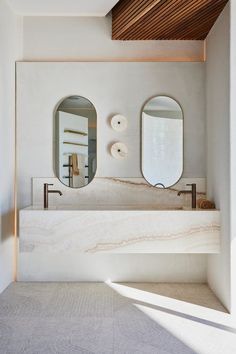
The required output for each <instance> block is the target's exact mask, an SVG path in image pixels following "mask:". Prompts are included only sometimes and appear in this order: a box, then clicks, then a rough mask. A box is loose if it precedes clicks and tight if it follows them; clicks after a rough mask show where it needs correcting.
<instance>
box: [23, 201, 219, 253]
mask: <svg viewBox="0 0 236 354" xmlns="http://www.w3.org/2000/svg"><path fill="white" fill-rule="evenodd" d="M20 252H26V253H29V252H36V253H38V252H41V253H74V252H76V253H86V254H97V253H219V252H220V212H219V210H200V209H197V210H194V209H182V210H180V209H179V210H173V209H172V210H170V209H165V210H160V209H157V208H156V207H155V208H152V206H150V205H149V206H144V205H143V206H142V208H140V206H138V208H137V209H136V210H135V207H134V206H130V205H123V206H122V207H121V206H117V205H113V206H111V205H97V206H93V207H92V208H91V205H87V206H86V205H81V209H80V210H78V209H73V210H72V209H71V208H69V209H68V207H66V208H65V207H64V206H61V207H60V208H59V207H58V206H57V207H54V208H53V207H51V208H50V209H48V210H44V209H42V208H41V207H40V206H39V207H35V206H34V207H28V208H26V209H23V210H21V211H20Z"/></svg>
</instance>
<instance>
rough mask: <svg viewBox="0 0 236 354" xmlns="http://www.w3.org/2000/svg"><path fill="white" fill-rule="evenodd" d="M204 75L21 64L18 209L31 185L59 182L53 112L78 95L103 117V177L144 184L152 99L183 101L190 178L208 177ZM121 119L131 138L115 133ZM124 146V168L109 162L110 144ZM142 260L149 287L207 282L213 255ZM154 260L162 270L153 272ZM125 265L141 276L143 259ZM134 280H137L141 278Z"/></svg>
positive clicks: (157, 66)
mask: <svg viewBox="0 0 236 354" xmlns="http://www.w3.org/2000/svg"><path fill="white" fill-rule="evenodd" d="M204 74H205V70H204V64H203V63H18V64H17V96H18V99H17V101H18V108H17V127H18V130H17V135H18V141H17V151H18V186H19V187H20V188H19V206H20V207H23V206H26V205H29V204H31V177H53V176H54V172H53V110H54V108H55V105H56V103H57V102H58V101H59V100H60V99H61V98H62V97H64V96H67V95H71V94H79V95H83V96H85V97H87V98H88V99H90V100H91V102H93V104H94V105H95V107H96V109H97V112H98V170H97V176H100V177H101V176H105V177H108V176H110V177H140V176H141V171H140V120H141V109H142V106H143V104H144V103H145V102H146V101H147V99H148V98H150V97H151V96H153V95H155V94H158V93H160V94H169V95H171V96H172V97H174V98H176V99H177V100H178V102H180V103H181V104H182V107H183V111H184V119H185V151H186V154H185V176H188V177H205V89H204V88H205V81H204ZM115 113H122V114H124V115H126V116H127V118H128V121H129V125H128V129H127V131H126V132H124V133H116V132H114V131H113V130H112V129H111V127H110V125H109V118H110V117H111V115H112V114H115ZM117 140H121V141H124V142H125V143H126V144H127V146H128V149H129V155H128V158H127V160H122V161H117V160H115V159H113V158H112V157H111V156H110V154H109V151H108V148H109V146H110V143H112V142H114V141H117ZM118 258H119V257H118ZM143 259H144V262H145V264H144V265H143V273H142V276H143V279H145V274H146V279H150V277H151V278H152V279H153V280H155V281H163V279H165V281H173V280H175V281H203V282H204V281H206V255H188V256H186V255H165V256H164V257H162V256H160V255H156V256H150V257H149V256H147V257H144V258H143ZM153 259H156V261H155V262H156V264H158V266H157V267H153ZM104 261H105V260H104ZM116 261H118V259H117V260H116ZM126 261H127V263H126V264H125V266H124V267H123V270H122V271H123V272H124V274H125V267H128V268H129V267H131V268H132V269H136V268H137V267H138V264H139V262H140V259H139V257H138V256H136V255H134V256H133V257H129V256H127V257H126ZM120 262H123V259H122V258H120ZM167 263H169V264H170V266H169V267H166V264H167ZM199 264H201V266H199ZM107 266H108V267H109V263H108V264H107ZM110 266H111V267H113V265H112V264H110ZM128 268H127V274H128V273H129V269H128ZM114 269H115V268H114ZM137 269H138V268H137ZM186 270H187V271H186ZM129 274H130V273H129ZM115 275H116V274H114V277H115ZM133 279H137V277H136V276H135V274H134V277H133Z"/></svg>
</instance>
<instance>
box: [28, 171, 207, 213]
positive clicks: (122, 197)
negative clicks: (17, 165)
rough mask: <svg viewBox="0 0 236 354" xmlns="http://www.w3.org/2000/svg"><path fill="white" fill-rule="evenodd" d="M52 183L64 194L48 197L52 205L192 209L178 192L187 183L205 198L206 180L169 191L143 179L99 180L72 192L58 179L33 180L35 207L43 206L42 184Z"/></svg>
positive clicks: (185, 180)
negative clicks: (192, 185) (149, 206)
mask: <svg viewBox="0 0 236 354" xmlns="http://www.w3.org/2000/svg"><path fill="white" fill-rule="evenodd" d="M44 183H53V186H52V187H51V188H53V189H59V190H61V191H62V193H63V195H62V196H61V197H60V196H59V195H58V194H50V195H49V205H51V206H57V205H59V206H69V205H72V206H77V205H78V206H79V205H107V204H108V205H130V206H133V205H136V206H137V205H142V206H148V205H150V204H151V205H153V206H156V207H162V208H164V207H173V208H181V207H190V206H191V195H181V196H178V195H177V193H178V191H179V190H187V189H189V188H190V187H189V186H186V184H187V183H196V184H197V198H201V197H204V196H205V193H206V179H205V178H182V179H181V180H180V181H179V182H178V183H177V184H176V185H174V186H173V187H171V188H168V189H159V188H155V187H152V186H151V185H149V184H148V183H147V182H146V181H145V179H144V178H111V177H108V178H100V177H96V178H94V180H93V181H92V182H91V183H90V184H89V185H88V186H86V187H85V188H80V189H73V188H68V187H67V186H65V185H63V184H62V183H61V182H60V181H59V180H58V179H57V178H32V205H34V206H39V207H42V206H43V184H44Z"/></svg>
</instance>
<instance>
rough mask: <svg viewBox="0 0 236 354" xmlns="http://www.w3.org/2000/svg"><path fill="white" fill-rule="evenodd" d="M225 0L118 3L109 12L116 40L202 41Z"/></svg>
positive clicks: (138, 0) (158, 0) (159, 0)
mask: <svg viewBox="0 0 236 354" xmlns="http://www.w3.org/2000/svg"><path fill="white" fill-rule="evenodd" d="M227 2H228V0H120V1H119V2H118V4H117V5H116V6H115V7H114V8H113V10H112V38H113V39H117V40H162V39H163V40H178V39H180V40H203V39H205V38H206V36H207V34H208V33H209V31H210V29H211V28H212V26H213V24H214V23H215V21H216V19H217V18H218V16H219V15H220V13H221V11H222V10H223V8H224V6H225V5H226V3H227Z"/></svg>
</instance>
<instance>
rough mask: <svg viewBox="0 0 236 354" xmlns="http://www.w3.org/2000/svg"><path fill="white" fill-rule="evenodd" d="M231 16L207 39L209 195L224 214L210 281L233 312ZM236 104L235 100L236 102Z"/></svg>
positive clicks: (223, 16)
mask: <svg viewBox="0 0 236 354" xmlns="http://www.w3.org/2000/svg"><path fill="white" fill-rule="evenodd" d="M229 13H230V7H229V5H227V6H226V8H225V9H224V11H223V13H222V14H221V15H220V17H219V18H218V20H217V22H216V23H215V25H214V27H213V28H212V30H211V32H210V34H209V35H208V37H207V63H206V87H207V194H208V197H209V198H210V199H214V200H215V202H216V207H217V208H219V209H220V210H221V223H222V235H221V237H222V239H221V247H222V250H221V253H220V254H219V255H214V256H209V261H208V281H209V285H210V286H211V288H212V289H213V291H214V292H215V293H216V294H217V295H218V297H219V298H220V299H221V301H222V302H223V304H224V305H225V306H226V307H227V308H228V309H229V308H230V116H229V94H230V91H229V83H230V76H229V75H230V67H229V57H230V52H229V50H230V48H229V39H230V37H229ZM234 100H235V98H234Z"/></svg>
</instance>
